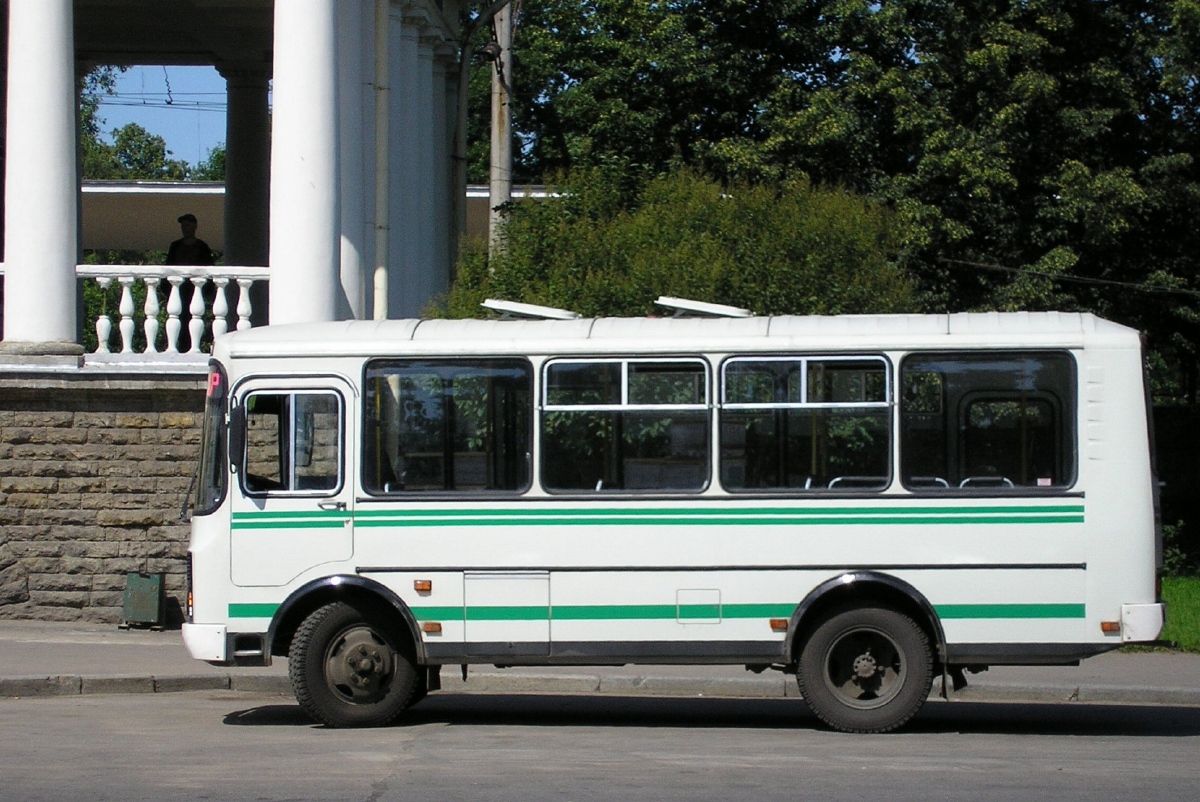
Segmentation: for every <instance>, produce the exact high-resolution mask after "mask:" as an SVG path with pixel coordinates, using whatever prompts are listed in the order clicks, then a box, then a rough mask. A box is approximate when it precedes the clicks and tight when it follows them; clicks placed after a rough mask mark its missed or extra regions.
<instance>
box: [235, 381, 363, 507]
mask: <svg viewBox="0 0 1200 802" xmlns="http://www.w3.org/2000/svg"><path fill="white" fill-rule="evenodd" d="M244 403H245V409H246V450H245V454H244V456H243V470H242V484H243V487H244V489H245V492H246V493H247V494H249V495H258V494H263V493H304V494H308V493H324V492H333V491H336V490H338V488H340V487H341V484H342V478H341V466H342V431H343V426H342V403H341V397H340V396H339V395H337V394H336V393H332V392H327V391H320V390H317V391H311V390H304V391H295V392H275V391H261V392H260V391H256V392H252V393H250V394H249V395H247V396H246V398H245V401H244Z"/></svg>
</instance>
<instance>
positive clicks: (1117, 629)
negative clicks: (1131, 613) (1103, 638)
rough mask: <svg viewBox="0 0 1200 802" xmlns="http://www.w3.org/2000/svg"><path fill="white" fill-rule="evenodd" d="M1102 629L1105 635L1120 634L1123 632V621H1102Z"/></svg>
mask: <svg viewBox="0 0 1200 802" xmlns="http://www.w3.org/2000/svg"><path fill="white" fill-rule="evenodd" d="M1100 631H1101V632H1103V633H1104V634H1105V635H1120V634H1121V622H1120V621H1101V622H1100Z"/></svg>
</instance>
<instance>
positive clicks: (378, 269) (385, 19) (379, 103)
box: [373, 0, 391, 320]
mask: <svg viewBox="0 0 1200 802" xmlns="http://www.w3.org/2000/svg"><path fill="white" fill-rule="evenodd" d="M390 6H391V3H390V0H375V282H374V292H375V302H374V307H373V317H374V319H375V320H387V316H388V248H389V247H390V242H389V237H388V234H389V231H390V228H389V224H390V222H391V221H390V219H389V218H390V215H391V210H390V206H389V203H388V199H389V198H388V193H389V192H390V191H391V190H390V185H389V173H390V171H391V163H390V159H389V155H390V152H391V148H390V147H389V145H390V144H391V143H390V142H389V141H388V140H389V137H390V136H391V128H390V124H391V76H390V75H389V63H388V62H389V58H390V55H391V53H390V47H389V45H390V41H391V37H390V36H389V34H390V32H391V31H390V29H391V9H390Z"/></svg>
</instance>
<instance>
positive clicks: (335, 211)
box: [270, 0, 342, 323]
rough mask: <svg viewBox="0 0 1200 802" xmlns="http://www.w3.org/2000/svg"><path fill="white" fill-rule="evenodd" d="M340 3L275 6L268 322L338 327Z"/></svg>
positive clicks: (294, 1)
mask: <svg viewBox="0 0 1200 802" xmlns="http://www.w3.org/2000/svg"><path fill="white" fill-rule="evenodd" d="M337 66H338V59H337V13H336V3H335V0H287V2H277V3H276V4H275V87H274V92H275V107H274V120H273V125H272V128H273V133H272V141H271V248H270V261H271V310H270V316H271V322H272V323H308V322H314V321H321V320H335V319H337V311H338V295H339V294H340V293H341V276H340V272H341V270H340V262H341V230H342V221H341V205H340V203H339V196H340V191H339V190H340V186H339V182H338V155H339V154H338V122H337V114H338V101H337V83H338V75H337Z"/></svg>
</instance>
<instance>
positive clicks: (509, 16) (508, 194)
mask: <svg viewBox="0 0 1200 802" xmlns="http://www.w3.org/2000/svg"><path fill="white" fill-rule="evenodd" d="M493 19H494V23H495V31H496V44H497V45H499V53H498V54H497V56H496V60H495V62H494V65H493V68H492V151H491V170H490V193H489V197H490V200H489V204H490V209H491V211H490V213H489V215H488V254H489V255H494V254H497V253H499V252H500V249H501V248H503V245H502V244H501V242H500V224H501V222H502V219H503V213H502V212H500V211H499V207H501V206H504V205H506V204H507V203H508V202H509V201H511V200H512V86H513V73H512V29H513V8H512V4H511V3H507V4H505V5H504V6H502V7H501V8H500V9H499V10H498V11H497V12H496V16H495V17H494V18H493Z"/></svg>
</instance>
